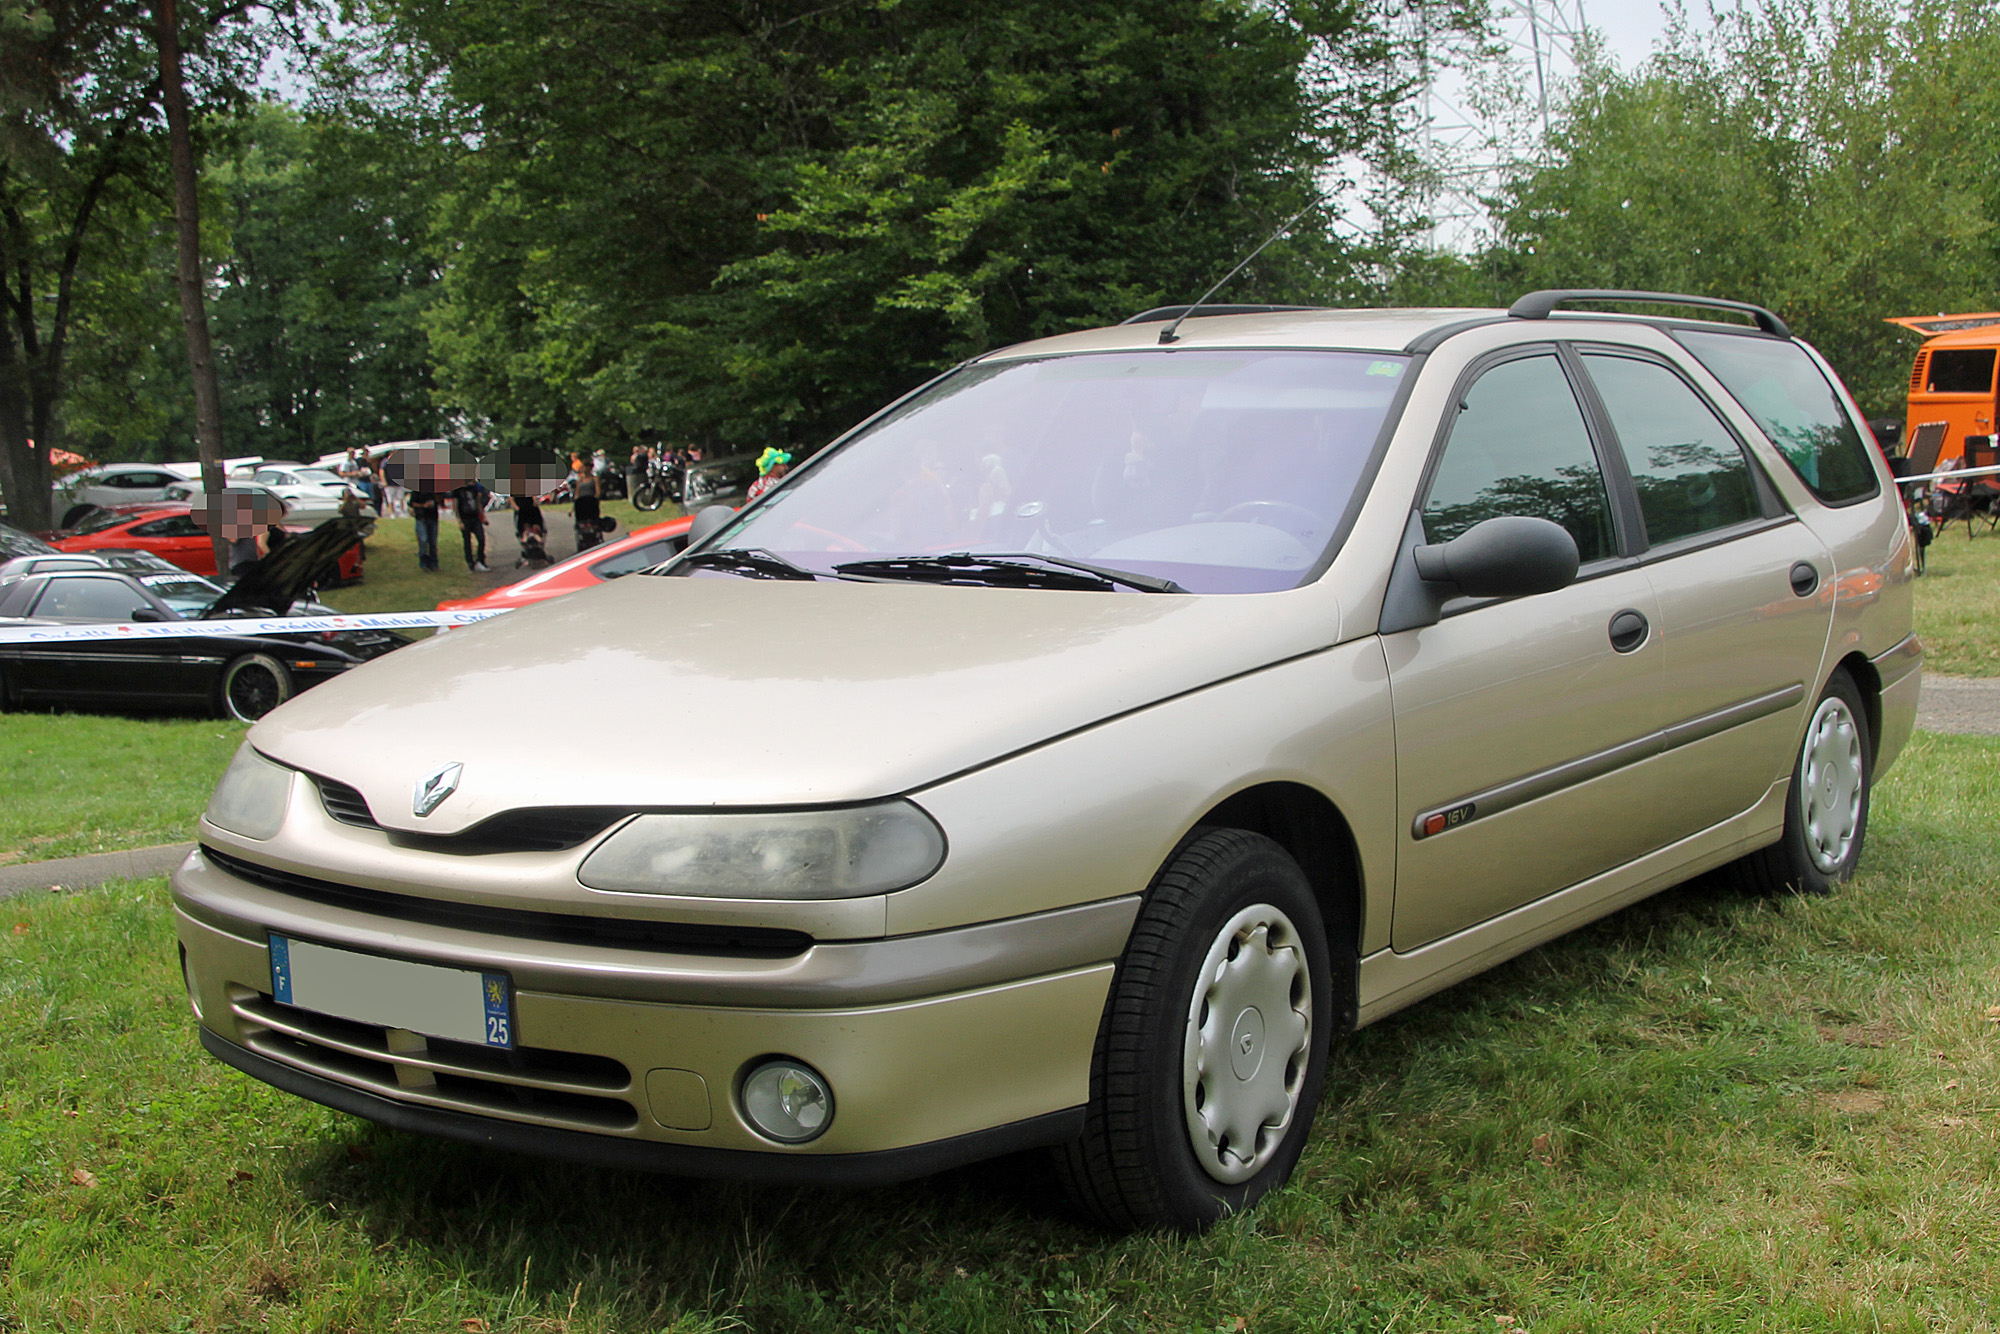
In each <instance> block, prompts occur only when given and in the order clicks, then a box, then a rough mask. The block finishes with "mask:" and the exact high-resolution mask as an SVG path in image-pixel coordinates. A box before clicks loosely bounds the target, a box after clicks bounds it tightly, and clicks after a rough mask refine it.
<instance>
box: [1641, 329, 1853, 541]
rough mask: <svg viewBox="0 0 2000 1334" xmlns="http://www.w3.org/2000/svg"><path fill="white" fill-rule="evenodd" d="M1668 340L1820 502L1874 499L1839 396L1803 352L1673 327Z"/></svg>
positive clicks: (1773, 342) (1776, 342) (1770, 341)
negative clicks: (1716, 383) (1718, 385)
mask: <svg viewBox="0 0 2000 1334" xmlns="http://www.w3.org/2000/svg"><path fill="white" fill-rule="evenodd" d="M1674 337H1675V338H1676V339H1677V340H1678V341H1679V342H1680V344H1681V345H1682V346H1683V347H1685V348H1686V349H1687V350H1688V351H1689V352H1690V353H1692V354H1693V355H1694V358H1695V360H1697V361H1699V362H1700V363H1701V364H1702V365H1703V366H1705V367H1707V368H1708V372H1709V374H1711V375H1713V376H1714V377H1715V378H1716V379H1718V380H1720V381H1722V384H1723V387H1724V388H1726V389H1727V390H1729V392H1730V394H1731V396H1733V397H1734V398H1735V399H1736V401H1737V402H1738V403H1740V404H1742V405H1743V409H1744V411H1746V412H1748V413H1749V414H1750V415H1751V417H1753V418H1754V419H1755V420H1756V422H1757V425H1758V426H1760V427H1762V428H1763V431H1764V434H1765V435H1767V436H1769V437H1770V438H1771V443H1772V444H1774V445H1776V446H1777V447H1778V452H1779V453H1780V454H1781V455H1783V456H1784V459H1785V463H1786V464H1787V465H1788V466H1789V467H1790V468H1791V470H1792V471H1793V472H1794V473H1796V474H1798V478H1799V480H1800V481H1802V482H1804V483H1805V484H1806V487H1807V489H1808V490H1810V491H1811V492H1812V493H1813V494H1814V495H1815V496H1817V497H1819V499H1820V500H1822V501H1824V502H1825V503H1827V504H1829V505H1844V504H1848V503H1849V502H1852V501H1856V500H1861V499H1864V498H1866V497H1868V496H1872V495H1874V494H1875V489H1876V486H1877V482H1876V478H1875V469H1874V466H1873V465H1872V463H1871V462H1870V461H1869V458H1868V449H1867V446H1866V445H1864V444H1863V443H1862V440H1861V433H1860V431H1858V430H1857V429H1856V428H1855V425H1854V418H1853V416H1852V415H1851V414H1850V413H1849V412H1848V411H1847V407H1846V403H1845V401H1844V395H1843V394H1842V392H1841V390H1840V389H1839V388H1838V387H1837V386H1836V385H1835V384H1834V383H1833V382H1832V381H1830V380H1829V379H1828V378H1827V377H1826V374H1825V373H1824V372H1823V371H1821V370H1820V368H1819V366H1818V364H1817V363H1815V362H1814V361H1813V359H1812V357H1811V355H1810V354H1808V353H1807V352H1806V350H1805V349H1804V348H1803V347H1800V346H1799V345H1798V344H1797V343H1792V342H1786V341H1784V340H1781V339H1776V338H1763V337H1755V336H1750V335H1745V334H1727V333H1708V332H1706V331H1703V330H1695V329H1677V330H1675V331H1674Z"/></svg>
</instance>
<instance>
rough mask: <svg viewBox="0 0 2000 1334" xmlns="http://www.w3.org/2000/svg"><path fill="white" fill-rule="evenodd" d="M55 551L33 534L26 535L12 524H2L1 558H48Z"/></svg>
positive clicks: (0, 531)
mask: <svg viewBox="0 0 2000 1334" xmlns="http://www.w3.org/2000/svg"><path fill="white" fill-rule="evenodd" d="M54 550H55V548H54V547H52V546H50V545H49V544H48V543H47V542H44V541H43V540H42V539H41V538H39V537H36V536H35V535H34V534H33V533H24V532H22V531H21V530H20V529H19V528H16V527H14V526H12V525H11V524H5V523H0V557H13V556H46V555H48V554H49V553H51V552H53V551H54Z"/></svg>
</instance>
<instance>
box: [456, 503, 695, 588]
mask: <svg viewBox="0 0 2000 1334" xmlns="http://www.w3.org/2000/svg"><path fill="white" fill-rule="evenodd" d="M692 523H694V519H693V517H692V516H689V517H686V518H680V519H669V520H667V521H666V522H665V523H656V524H653V525H651V526H650V527H646V528H638V529H634V530H633V531H632V532H629V533H627V534H625V536H623V537H621V538H618V539H617V540H615V541H611V542H606V543H604V544H603V545H601V546H595V547H592V548H591V549H590V550H588V551H579V552H578V553H577V554H576V555H574V556H571V557H570V558H569V559H568V560H566V561H560V562H558V563H557V564H554V565H551V566H549V568H548V569H546V570H543V571H541V572H540V573H537V574H531V575H529V576H528V577H527V578H526V579H523V580H521V581H520V582H519V583H512V584H505V585H503V586H501V587H499V588H496V589H494V590H493V591H492V592H490V593H481V594H480V595H479V596H478V597H476V598H457V599H452V600H447V601H444V602H440V603H438V610H439V611H463V610H468V609H470V610H476V611H483V610H486V609H487V608H502V607H504V608H507V609H509V610H511V609H513V608H515V607H525V606H527V605H529V604H530V603H534V602H540V601H542V600H543V599H544V598H552V597H558V596H560V595H561V594H564V593H574V592H576V591H577V590H578V589H579V588H589V587H590V586H592V585H593V584H601V583H603V582H604V581H605V580H607V579H616V578H618V576H620V575H623V574H630V573H632V571H634V570H643V569H646V568H648V567H649V566H653V565H658V564H659V563H660V562H661V561H664V560H667V559H668V558H670V557H672V556H676V555H678V554H679V553H680V550H681V548H683V547H685V546H686V545H687V531H688V527H689V525H691V524H692Z"/></svg>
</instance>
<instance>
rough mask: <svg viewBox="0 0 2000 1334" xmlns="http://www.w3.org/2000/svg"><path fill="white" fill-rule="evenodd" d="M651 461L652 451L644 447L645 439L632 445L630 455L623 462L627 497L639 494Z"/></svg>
mask: <svg viewBox="0 0 2000 1334" xmlns="http://www.w3.org/2000/svg"><path fill="white" fill-rule="evenodd" d="M652 462H653V451H652V450H651V449H648V448H647V447H646V442H645V441H643V440H642V441H640V442H639V443H638V444H636V445H634V446H632V457H631V458H630V459H628V460H626V463H625V495H626V497H627V498H628V499H629V498H631V497H632V496H636V495H638V494H639V488H640V486H642V485H643V484H644V483H645V481H646V474H647V473H648V472H649V471H650V465H651V464H652Z"/></svg>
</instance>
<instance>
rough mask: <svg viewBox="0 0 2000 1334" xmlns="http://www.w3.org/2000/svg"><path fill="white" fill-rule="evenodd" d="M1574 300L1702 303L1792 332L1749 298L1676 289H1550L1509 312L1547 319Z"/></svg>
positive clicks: (1767, 328)
mask: <svg viewBox="0 0 2000 1334" xmlns="http://www.w3.org/2000/svg"><path fill="white" fill-rule="evenodd" d="M1571 301H1627V302H1632V303H1634V304H1641V305H1665V306H1698V307H1701V308H1703V309H1706V310H1733V311H1735V312H1736V313H1737V314H1739V315H1748V316H1749V317H1750V318H1752V319H1754V320H1756V321H1757V327H1758V328H1759V329H1762V330H1763V331H1764V332H1765V333H1767V334H1776V335H1777V336H1778V337H1780V338H1790V337H1791V336H1792V331H1791V330H1790V329H1788V328H1786V327H1785V322H1784V321H1783V320H1781V319H1779V318H1778V317H1777V316H1776V315H1774V314H1772V313H1771V312H1770V311H1768V310H1766V309H1764V308H1763V307H1762V306H1753V305H1751V304H1750V303H1749V302H1747V301H1723V300H1721V299H1720V298H1717V297H1712V296H1683V295H1679V294H1677V293H1674V292H1620V291H1617V290H1615V289H1592V288H1550V289H1548V290H1547V291H1542V292H1530V293H1528V294H1527V295H1526V296H1524V297H1522V298H1521V299H1520V300H1519V301H1516V302H1515V303H1514V304H1513V305H1511V306H1509V307H1508V308H1507V313H1508V314H1509V315H1511V316H1513V317H1514V318H1515V319H1517V320H1545V319H1547V318H1548V317H1549V314H1550V312H1552V311H1553V310H1555V308H1556V307H1557V306H1561V305H1566V304H1568V303H1569V302H1571Z"/></svg>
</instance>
